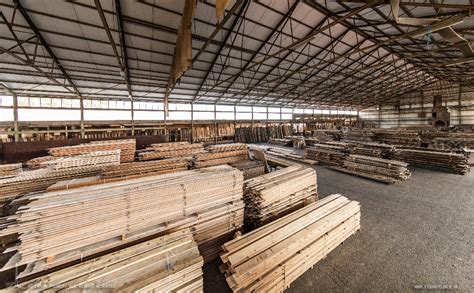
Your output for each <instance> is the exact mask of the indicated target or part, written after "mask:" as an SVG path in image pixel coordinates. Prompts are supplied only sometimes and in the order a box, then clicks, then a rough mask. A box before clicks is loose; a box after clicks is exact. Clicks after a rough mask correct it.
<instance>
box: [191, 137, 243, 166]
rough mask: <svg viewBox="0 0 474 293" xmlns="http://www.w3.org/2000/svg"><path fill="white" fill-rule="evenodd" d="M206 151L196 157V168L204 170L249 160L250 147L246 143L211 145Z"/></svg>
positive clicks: (194, 160) (194, 161)
mask: <svg viewBox="0 0 474 293" xmlns="http://www.w3.org/2000/svg"><path fill="white" fill-rule="evenodd" d="M206 150H207V152H204V153H199V154H195V155H194V158H193V163H194V167H196V168H204V167H210V166H217V165H223V164H229V163H235V162H238V161H243V160H247V159H248V147H247V145H246V144H244V143H230V144H219V145H210V146H208V147H207V148H206Z"/></svg>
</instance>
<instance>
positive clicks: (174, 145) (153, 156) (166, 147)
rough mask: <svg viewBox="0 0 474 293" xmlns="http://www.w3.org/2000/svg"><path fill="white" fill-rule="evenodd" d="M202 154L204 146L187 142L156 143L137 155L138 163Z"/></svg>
mask: <svg viewBox="0 0 474 293" xmlns="http://www.w3.org/2000/svg"><path fill="white" fill-rule="evenodd" d="M202 152H204V145H203V144H202V143H194V144H191V143H189V142H187V141H186V142H166V143H156V144H152V145H151V146H149V147H147V148H146V149H144V150H141V151H140V152H139V153H138V159H139V160H140V161H148V160H157V159H166V158H177V157H192V156H193V155H194V154H198V153H202Z"/></svg>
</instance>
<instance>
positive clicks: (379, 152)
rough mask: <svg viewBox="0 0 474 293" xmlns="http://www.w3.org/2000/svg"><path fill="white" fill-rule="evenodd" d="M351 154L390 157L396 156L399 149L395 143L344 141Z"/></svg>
mask: <svg viewBox="0 0 474 293" xmlns="http://www.w3.org/2000/svg"><path fill="white" fill-rule="evenodd" d="M344 142H345V143H347V145H348V150H349V153H350V154H353V155H362V156H369V157H376V158H384V159H390V158H392V157H393V156H395V154H396V152H397V149H396V147H395V146H393V145H389V144H385V143H376V142H361V141H352V140H351V141H346V140H345V141H344Z"/></svg>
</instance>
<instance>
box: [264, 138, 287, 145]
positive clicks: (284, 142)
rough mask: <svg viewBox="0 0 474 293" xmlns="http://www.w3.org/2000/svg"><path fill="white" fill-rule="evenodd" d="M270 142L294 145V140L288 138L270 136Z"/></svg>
mask: <svg viewBox="0 0 474 293" xmlns="http://www.w3.org/2000/svg"><path fill="white" fill-rule="evenodd" d="M268 143H269V144H274V145H281V146H293V140H291V139H287V138H270V139H268Z"/></svg>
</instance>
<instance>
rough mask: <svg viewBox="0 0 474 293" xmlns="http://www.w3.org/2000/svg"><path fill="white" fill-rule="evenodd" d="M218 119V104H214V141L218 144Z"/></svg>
mask: <svg viewBox="0 0 474 293" xmlns="http://www.w3.org/2000/svg"><path fill="white" fill-rule="evenodd" d="M217 131H218V129H217V119H216V105H215V104H214V143H215V144H217Z"/></svg>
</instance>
